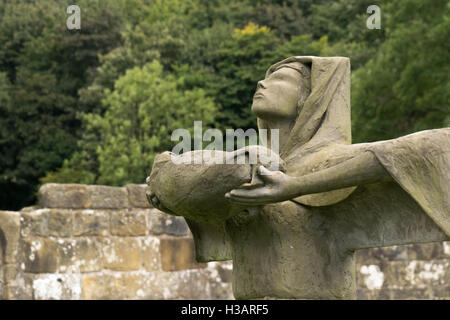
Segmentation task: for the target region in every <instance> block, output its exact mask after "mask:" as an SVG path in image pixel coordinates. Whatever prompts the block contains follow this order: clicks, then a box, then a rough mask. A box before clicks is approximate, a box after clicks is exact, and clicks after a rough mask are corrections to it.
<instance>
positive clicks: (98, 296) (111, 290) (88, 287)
mask: <svg viewBox="0 0 450 320" xmlns="http://www.w3.org/2000/svg"><path fill="white" fill-rule="evenodd" d="M81 283H82V285H81V286H82V299H84V300H108V299H111V300H116V299H123V296H124V293H123V291H124V288H123V287H122V279H121V275H120V273H114V274H107V273H103V274H92V275H83V276H82V282H81Z"/></svg>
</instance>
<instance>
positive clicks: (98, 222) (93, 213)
mask: <svg viewBox="0 0 450 320" xmlns="http://www.w3.org/2000/svg"><path fill="white" fill-rule="evenodd" d="M73 221H74V223H73V234H74V236H107V235H108V234H109V214H108V213H107V212H105V211H98V210H92V209H86V210H76V211H74V213H73Z"/></svg>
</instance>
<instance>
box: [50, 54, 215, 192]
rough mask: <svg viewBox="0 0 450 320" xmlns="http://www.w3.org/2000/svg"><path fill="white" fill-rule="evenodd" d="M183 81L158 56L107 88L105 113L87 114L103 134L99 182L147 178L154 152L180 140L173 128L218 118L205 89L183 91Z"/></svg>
mask: <svg viewBox="0 0 450 320" xmlns="http://www.w3.org/2000/svg"><path fill="white" fill-rule="evenodd" d="M183 81H184V80H183V79H182V78H176V77H174V76H173V75H172V74H169V75H164V74H163V67H162V65H161V64H160V63H159V62H158V61H157V60H155V61H154V62H152V63H150V64H147V65H145V66H144V67H142V68H139V67H134V68H132V69H130V70H128V71H127V72H126V74H125V75H124V76H122V77H120V78H119V79H118V80H117V81H116V83H115V86H114V90H113V91H110V90H107V92H106V97H105V99H104V100H103V103H104V105H105V108H106V112H105V114H104V115H99V114H92V113H91V114H87V115H86V116H85V117H84V119H85V121H86V123H87V129H88V130H94V131H98V132H99V135H100V143H99V144H98V146H97V149H96V155H97V157H98V177H97V178H96V180H95V183H99V184H108V185H123V184H125V183H130V182H135V183H142V182H143V181H144V180H145V177H146V176H147V175H148V173H149V170H150V169H151V165H152V162H153V158H154V156H155V155H156V154H157V153H159V152H162V151H165V150H170V149H171V148H172V147H173V146H174V145H175V144H176V142H175V143H174V142H172V141H171V140H170V135H171V132H172V131H173V130H175V129H178V128H186V129H190V130H191V132H192V128H193V124H194V120H202V121H203V124H204V125H205V126H207V125H210V124H211V123H213V121H214V115H215V112H216V107H215V105H214V102H213V100H212V99H211V98H207V97H206V96H205V93H204V91H203V90H202V89H195V90H180V89H179V88H180V87H182V86H183ZM75 160H80V157H79V156H78V158H75ZM69 173H70V167H69V164H68V165H67V167H66V170H64V168H63V169H62V170H60V171H59V175H55V174H51V175H48V176H47V177H46V178H45V179H43V181H44V182H45V181H49V180H55V179H59V178H61V176H63V178H64V177H67V176H68V174H69ZM71 178H72V179H73V177H71ZM81 178H86V176H81ZM87 178H89V177H87Z"/></svg>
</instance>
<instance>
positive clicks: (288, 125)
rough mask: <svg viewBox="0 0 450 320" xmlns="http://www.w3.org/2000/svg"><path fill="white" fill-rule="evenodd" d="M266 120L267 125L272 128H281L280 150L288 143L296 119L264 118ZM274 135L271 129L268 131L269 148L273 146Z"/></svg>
mask: <svg viewBox="0 0 450 320" xmlns="http://www.w3.org/2000/svg"><path fill="white" fill-rule="evenodd" d="M264 122H265V123H266V124H267V127H268V128H269V129H271V130H273V129H278V130H279V141H278V146H279V149H278V150H282V149H283V147H284V145H285V144H286V142H287V140H288V138H289V135H290V133H291V130H292V128H293V127H294V124H295V121H292V120H286V119H270V120H266V119H264ZM271 141H272V136H271V133H270V130H269V132H268V137H267V144H268V147H269V148H272V145H271Z"/></svg>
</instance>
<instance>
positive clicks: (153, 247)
mask: <svg viewBox="0 0 450 320" xmlns="http://www.w3.org/2000/svg"><path fill="white" fill-rule="evenodd" d="M159 243H160V241H159V238H157V237H151V236H149V237H145V238H143V239H141V248H142V266H143V267H144V269H145V270H147V271H157V270H161V255H160V245H159Z"/></svg>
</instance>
